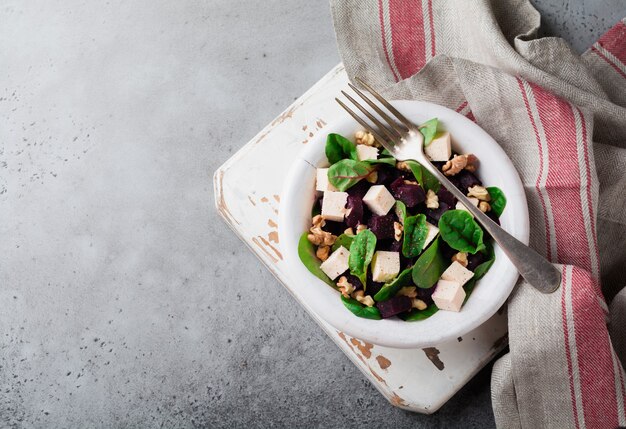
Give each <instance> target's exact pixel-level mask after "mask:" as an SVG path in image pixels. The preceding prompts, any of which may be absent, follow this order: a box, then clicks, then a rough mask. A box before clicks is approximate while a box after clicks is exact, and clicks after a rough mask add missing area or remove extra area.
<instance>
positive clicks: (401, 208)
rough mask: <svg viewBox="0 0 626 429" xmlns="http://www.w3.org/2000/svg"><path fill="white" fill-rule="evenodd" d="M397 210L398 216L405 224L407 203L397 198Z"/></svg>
mask: <svg viewBox="0 0 626 429" xmlns="http://www.w3.org/2000/svg"><path fill="white" fill-rule="evenodd" d="M395 210H396V216H398V219H399V220H400V223H401V224H402V225H404V219H406V205H405V204H404V203H403V202H402V201H400V200H397V201H396V206H395Z"/></svg>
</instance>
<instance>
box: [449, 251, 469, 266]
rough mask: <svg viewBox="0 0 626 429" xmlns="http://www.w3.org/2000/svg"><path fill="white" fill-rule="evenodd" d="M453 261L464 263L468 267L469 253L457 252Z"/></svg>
mask: <svg viewBox="0 0 626 429" xmlns="http://www.w3.org/2000/svg"><path fill="white" fill-rule="evenodd" d="M452 262H458V263H459V264H461V265H463V266H464V267H467V253H465V252H459V253H455V254H454V255H453V256H452Z"/></svg>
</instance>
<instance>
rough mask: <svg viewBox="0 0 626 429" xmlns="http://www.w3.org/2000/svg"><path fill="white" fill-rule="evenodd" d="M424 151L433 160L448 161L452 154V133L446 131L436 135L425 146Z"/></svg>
mask: <svg viewBox="0 0 626 429" xmlns="http://www.w3.org/2000/svg"><path fill="white" fill-rule="evenodd" d="M424 153H425V154H426V156H427V157H428V158H430V160H431V161H447V160H449V159H450V157H451V156H452V146H451V145H450V133H449V132H447V131H446V132H445V133H442V134H441V135H439V136H437V137H435V138H434V139H433V141H432V142H430V144H429V145H428V146H424Z"/></svg>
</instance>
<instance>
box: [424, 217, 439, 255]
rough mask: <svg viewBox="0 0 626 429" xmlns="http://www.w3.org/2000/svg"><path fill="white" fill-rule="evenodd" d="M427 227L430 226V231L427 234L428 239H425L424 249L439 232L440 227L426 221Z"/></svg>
mask: <svg viewBox="0 0 626 429" xmlns="http://www.w3.org/2000/svg"><path fill="white" fill-rule="evenodd" d="M426 228H428V233H427V234H426V241H424V249H426V248H427V247H428V245H429V244H430V242H431V241H433V240H434V239H435V237H436V236H437V234H439V228H437V227H436V226H435V225H433V224H431V223H429V222H426Z"/></svg>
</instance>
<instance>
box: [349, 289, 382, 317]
mask: <svg viewBox="0 0 626 429" xmlns="http://www.w3.org/2000/svg"><path fill="white" fill-rule="evenodd" d="M341 302H343V305H344V307H346V308H347V309H348V310H350V311H351V312H352V314H354V315H355V316H358V317H362V318H364V319H373V320H380V319H382V317H381V315H380V311H378V308H376V307H368V306H366V305H363V304H361V303H360V302H359V301H357V300H356V299H352V298H346V297H345V296H343V295H341Z"/></svg>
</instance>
